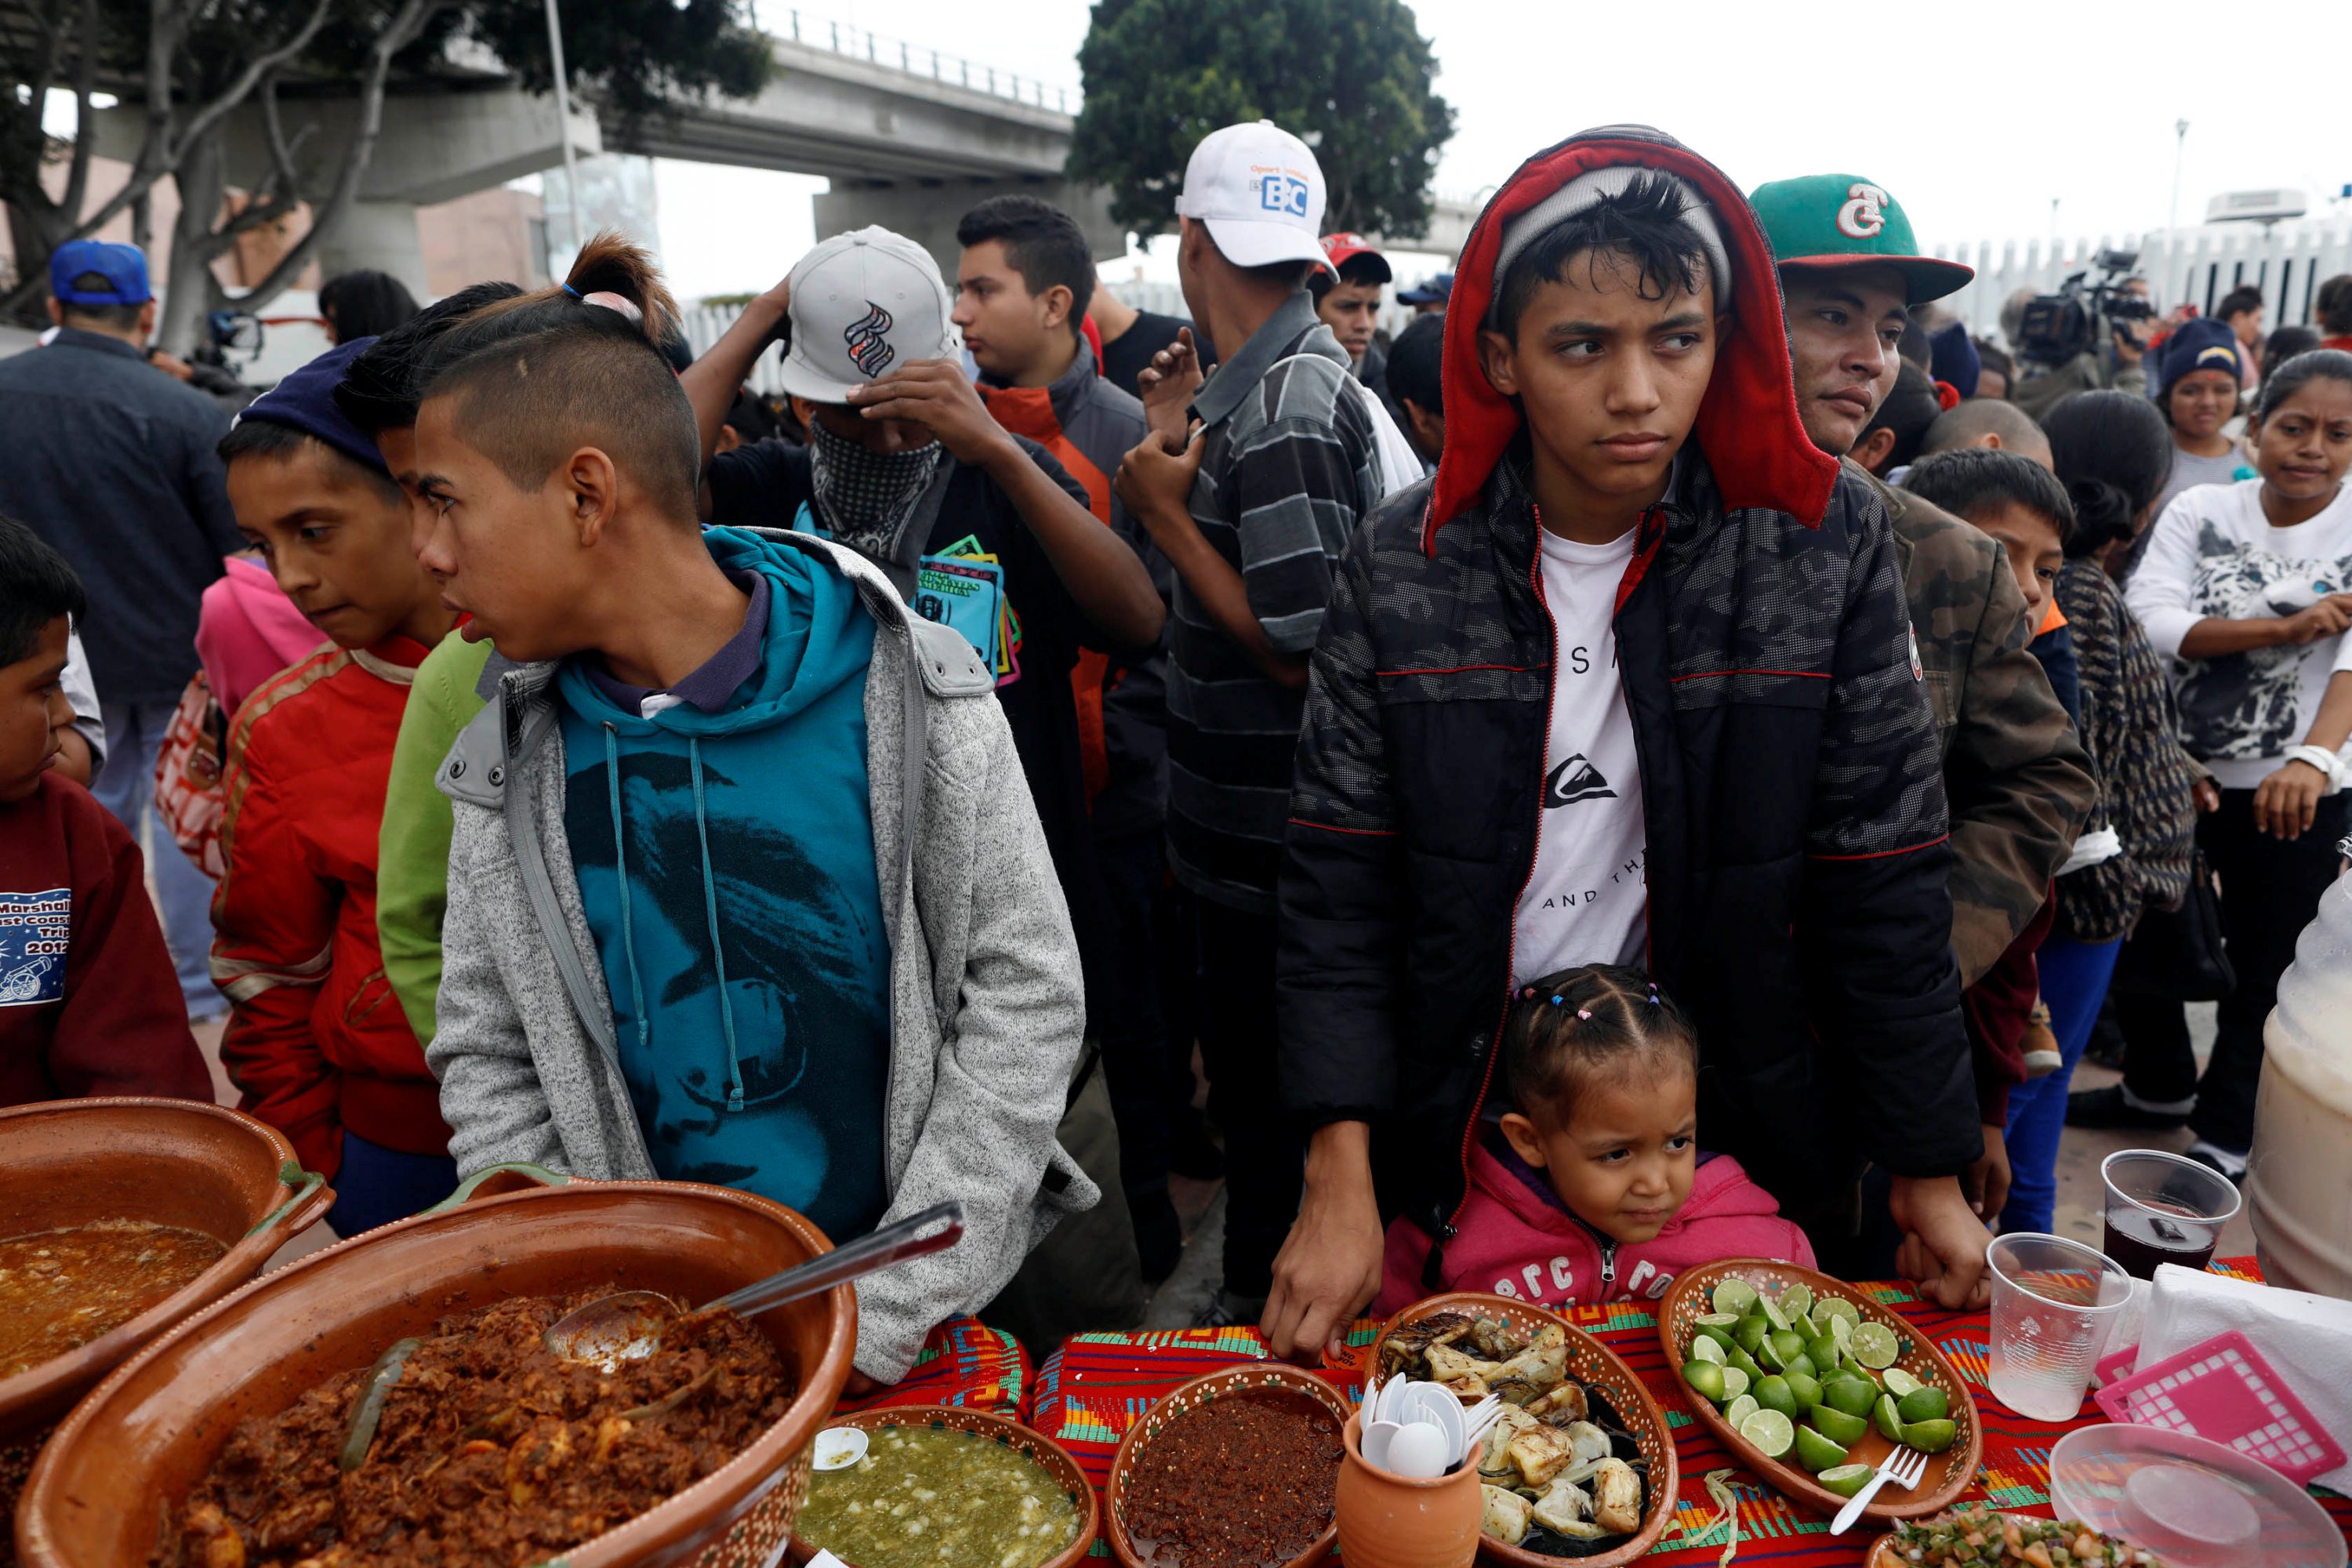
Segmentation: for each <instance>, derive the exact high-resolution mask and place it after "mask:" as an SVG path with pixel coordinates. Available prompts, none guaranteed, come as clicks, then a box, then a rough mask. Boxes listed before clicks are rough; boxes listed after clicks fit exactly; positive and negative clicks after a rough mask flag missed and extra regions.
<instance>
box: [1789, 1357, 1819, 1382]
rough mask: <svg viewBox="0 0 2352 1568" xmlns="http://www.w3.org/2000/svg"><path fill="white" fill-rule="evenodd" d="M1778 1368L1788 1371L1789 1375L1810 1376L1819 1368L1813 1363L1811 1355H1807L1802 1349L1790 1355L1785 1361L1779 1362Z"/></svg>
mask: <svg viewBox="0 0 2352 1568" xmlns="http://www.w3.org/2000/svg"><path fill="white" fill-rule="evenodd" d="M1780 1370H1781V1371H1782V1372H1784V1373H1788V1374H1789V1375H1790V1377H1805V1378H1810V1377H1811V1376H1812V1375H1813V1373H1815V1372H1817V1371H1819V1370H1820V1369H1819V1368H1817V1367H1815V1366H1814V1365H1813V1358H1812V1357H1811V1356H1809V1355H1807V1354H1806V1353H1805V1352H1802V1351H1799V1352H1797V1353H1796V1354H1795V1355H1792V1356H1790V1358H1789V1359H1788V1360H1787V1361H1784V1362H1782V1363H1780Z"/></svg>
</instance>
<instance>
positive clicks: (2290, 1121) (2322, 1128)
mask: <svg viewBox="0 0 2352 1568" xmlns="http://www.w3.org/2000/svg"><path fill="white" fill-rule="evenodd" d="M2263 1047H2264V1048H2265V1055H2266V1060H2265V1061H2264V1063H2263V1087H2262V1093H2261V1095H2260V1097H2259V1098H2258V1099H2257V1100H2256V1101H2255V1107H2254V1148H2253V1157H2252V1162H2251V1163H2252V1169H2251V1171H2250V1172H2249V1173H2248V1175H2247V1177H2246V1200H2247V1207H2248V1209H2249V1211H2250V1213H2251V1215H2252V1220H2253V1226H2254V1242H2255V1248H2256V1250H2257V1252H2258V1253H2259V1254H2260V1256H2261V1258H2262V1265H2263V1278H2264V1279H2268V1280H2269V1281H2270V1282H2271V1283H2272V1284H2273V1285H2284V1286H2286V1287H2288V1288H2289V1289H2295V1290H2311V1291H2315V1292H2317V1293H2318V1294H2320V1295H2323V1296H2335V1297H2339V1298H2342V1299H2344V1300H2352V877H2347V878H2339V879H2337V880H2336V885H2335V886H2333V887H2331V888H2329V889H2327V892H2326V895H2325V896H2323V897H2322V898H2321V899H2320V900H2319V913H2318V915H2317V917H2316V918H2315V919H2314V920H2313V921H2312V922H2311V923H2310V924H2309V925H2307V926H2305V928H2304V930H2303V935H2302V936H2301V937H2299V938H2297V939H2296V941H2295V944H2294V964H2293V965H2291V966H2290V967H2289V968H2288V970H2287V972H2286V973H2285V974H2284V975H2283V976H2281V977H2280V980H2279V989H2278V1005H2277V1006H2276V1007H2275V1008H2273V1010H2272V1012H2271V1016H2270V1020H2269V1022H2268V1023H2266V1024H2265V1025H2264V1026H2263Z"/></svg>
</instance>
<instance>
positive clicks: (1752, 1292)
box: [1707, 1279, 1756, 1317]
mask: <svg viewBox="0 0 2352 1568" xmlns="http://www.w3.org/2000/svg"><path fill="white" fill-rule="evenodd" d="M1707 1300H1708V1301H1709V1302H1710V1303H1711V1304H1712V1305H1713V1306H1714V1308H1715V1310H1717V1311H1718V1312H1728V1313H1730V1314H1731V1315H1732V1316H1733V1317H1739V1316H1742V1315H1744V1314H1745V1313H1746V1312H1747V1310H1748V1308H1750V1307H1752V1306H1754V1305H1756V1287H1755V1286H1753V1285H1750V1284H1749V1283H1748V1281H1747V1280H1745V1279H1724V1280H1719V1281H1717V1284H1716V1287H1715V1291H1714V1294H1712V1295H1710V1296H1709V1297H1708V1298H1707Z"/></svg>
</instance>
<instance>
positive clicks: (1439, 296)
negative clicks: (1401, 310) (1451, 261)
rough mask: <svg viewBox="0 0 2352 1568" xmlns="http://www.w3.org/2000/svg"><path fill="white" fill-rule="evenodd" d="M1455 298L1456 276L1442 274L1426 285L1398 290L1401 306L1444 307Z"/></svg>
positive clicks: (1418, 284) (1398, 300) (1419, 284)
mask: <svg viewBox="0 0 2352 1568" xmlns="http://www.w3.org/2000/svg"><path fill="white" fill-rule="evenodd" d="M1452 298H1454V274H1453V273H1451V272H1441V273H1439V274H1437V276H1435V277H1434V278H1432V279H1429V280H1428V281H1427V282H1425V283H1416V284H1414V285H1413V286H1412V288H1410V289H1398V290H1397V303H1398V304H1400V305H1443V304H1444V303H1445V302H1446V301H1447V300H1451V299H1452Z"/></svg>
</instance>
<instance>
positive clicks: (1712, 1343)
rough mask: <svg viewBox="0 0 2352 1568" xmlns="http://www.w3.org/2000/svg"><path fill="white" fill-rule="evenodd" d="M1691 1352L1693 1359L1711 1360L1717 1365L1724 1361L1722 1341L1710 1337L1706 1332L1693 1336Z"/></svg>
mask: <svg viewBox="0 0 2352 1568" xmlns="http://www.w3.org/2000/svg"><path fill="white" fill-rule="evenodd" d="M1690 1353H1691V1360H1693V1361H1711V1362H1713V1363H1715V1364H1716V1365H1717V1366H1721V1365H1722V1364H1723V1363H1724V1352H1723V1345H1722V1342H1720V1341H1717V1340H1711V1339H1708V1338H1707V1337H1706V1335H1705V1334H1694V1335H1692V1336H1691V1349H1690Z"/></svg>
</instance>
